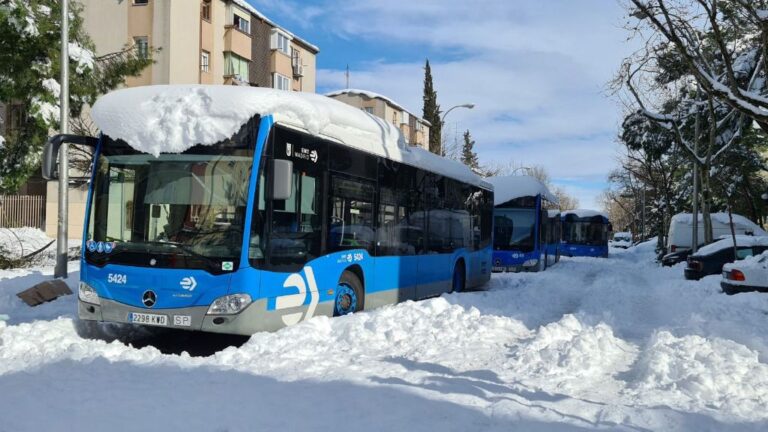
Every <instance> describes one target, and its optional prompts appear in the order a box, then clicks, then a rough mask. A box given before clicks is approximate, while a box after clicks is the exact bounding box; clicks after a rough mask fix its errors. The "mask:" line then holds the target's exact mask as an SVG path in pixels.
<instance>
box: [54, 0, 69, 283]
mask: <svg viewBox="0 0 768 432" xmlns="http://www.w3.org/2000/svg"><path fill="white" fill-rule="evenodd" d="M60 98H61V100H60V104H61V119H60V120H61V133H62V134H66V133H69V125H68V124H67V121H68V120H69V3H68V0H62V2H61V94H60ZM68 195H69V158H68V155H67V144H66V143H63V144H62V145H61V148H59V219H58V227H57V232H56V242H57V243H56V267H55V269H54V272H53V277H55V278H64V279H66V278H67V252H68V251H67V238H68V237H69V236H68V235H67V224H68V223H69V220H68V213H69V196H68Z"/></svg>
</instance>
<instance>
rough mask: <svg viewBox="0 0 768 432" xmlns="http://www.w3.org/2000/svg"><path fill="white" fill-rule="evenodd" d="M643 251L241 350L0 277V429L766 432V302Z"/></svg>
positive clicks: (499, 282)
mask: <svg viewBox="0 0 768 432" xmlns="http://www.w3.org/2000/svg"><path fill="white" fill-rule="evenodd" d="M651 249H652V247H649V246H648V245H643V246H640V247H635V248H631V249H629V250H627V251H612V252H613V254H612V256H611V257H610V258H608V259H588V258H584V259H564V260H563V261H562V262H561V263H560V264H558V265H557V266H555V267H553V268H551V269H550V270H548V271H547V272H544V273H538V274H505V275H495V276H494V278H493V280H492V282H491V284H490V289H489V291H486V292H475V293H461V294H453V295H446V296H443V297H440V298H436V299H431V300H426V301H420V302H406V303H402V304H399V305H395V306H390V307H386V308H383V309H380V310H377V311H373V312H366V313H360V314H356V315H353V316H347V317H342V318H334V319H328V318H322V317H321V318H313V319H311V320H309V321H307V322H304V323H301V324H299V325H296V326H294V327H290V328H286V329H284V330H281V331H278V332H276V333H263V334H257V335H254V336H253V337H251V338H250V339H247V340H245V339H244V340H233V339H232V338H229V339H226V338H224V339H222V338H217V337H214V336H201V335H194V336H193V335H192V334H188V333H175V332H174V333H161V334H158V333H148V332H146V331H144V330H142V329H131V328H128V327H119V326H114V325H113V326H96V327H94V326H86V325H84V324H82V323H79V322H78V321H77V320H76V318H75V312H74V310H75V298H74V296H68V297H65V298H61V299H59V300H57V301H56V302H53V303H49V304H46V305H42V306H40V307H37V308H34V309H31V308H27V307H26V306H24V305H23V304H22V303H21V302H20V301H18V299H17V298H16V297H15V295H14V294H15V293H16V292H18V291H21V290H22V289H24V288H27V287H28V286H30V285H31V284H33V283H34V282H36V281H39V280H41V279H42V278H45V277H48V276H49V275H50V273H51V270H50V269H49V268H45V269H37V270H15V271H5V272H0V315H6V317H5V322H2V321H3V320H2V319H0V431H37V430H49V431H53V430H78V431H83V430H110V431H120V430H161V429H166V430H187V431H198V430H199V431H246V430H278V429H282V430H352V429H355V430H366V431H377V430H382V431H383V430H401V431H414V430H415V431H421V430H423V431H433V430H446V431H474V430H498V431H510V430H526V431H528V430H542V431H550V430H587V429H611V430H665V431H671V430H691V431H700V430H711V431H723V430H766V428H768V364H766V358H768V357H767V356H768V332H766V329H768V315H767V314H766V313H767V312H768V296H765V295H760V294H742V295H737V296H732V297H730V296H726V295H724V294H722V293H721V292H720V289H719V286H718V283H719V278H718V277H708V278H705V279H704V280H702V281H700V282H692V281H685V280H684V279H683V275H682V268H681V267H680V266H677V267H673V268H660V267H657V266H656V265H655V264H654V263H653V262H652V261H653V252H652V250H651ZM72 270H73V272H72V273H71V277H70V279H69V280H70V283H71V284H72V286H73V287H74V285H75V283H76V281H77V276H78V274H77V272H76V271H75V270H76V266H75V265H74V263H73V266H72ZM201 341H202V342H201ZM222 341H225V342H224V343H222ZM235 342H236V343H235ZM228 343H235V345H234V346H230V347H226V348H224V349H220V350H218V351H217V350H216V349H214V348H212V346H215V345H226V344H228ZM129 344H132V345H129ZM208 344H211V345H210V346H208ZM201 345H202V346H201ZM139 346H141V347H142V348H138V347H139ZM219 348H221V347H219ZM185 349H186V350H189V351H194V352H195V353H197V354H207V356H190V355H189V354H187V353H185V352H182V351H183V350H185ZM206 351H208V352H206ZM176 353H180V354H176Z"/></svg>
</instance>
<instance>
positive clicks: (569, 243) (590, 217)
mask: <svg viewBox="0 0 768 432" xmlns="http://www.w3.org/2000/svg"><path fill="white" fill-rule="evenodd" d="M562 221H563V244H562V247H561V249H562V250H561V253H562V254H563V255H565V256H569V257H575V256H584V257H607V256H608V239H609V236H610V232H611V231H612V230H613V228H612V227H611V223H610V221H609V220H608V216H606V215H604V214H603V213H600V212H597V211H594V210H568V211H564V212H563V213H562Z"/></svg>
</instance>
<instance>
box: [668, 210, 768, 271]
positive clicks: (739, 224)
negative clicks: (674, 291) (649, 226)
mask: <svg viewBox="0 0 768 432" xmlns="http://www.w3.org/2000/svg"><path fill="white" fill-rule="evenodd" d="M698 219H699V226H698V231H699V234H698V241H699V246H703V245H704V220H703V217H702V215H699V217H698ZM711 219H712V238H713V239H716V238H719V237H723V236H730V235H731V224H730V222H729V220H730V219H729V217H728V213H712V214H711ZM692 225H693V216H692V215H691V214H690V213H679V214H676V215H674V216H673V217H672V220H671V221H670V223H669V237H668V238H667V244H668V245H669V247H668V249H667V254H671V253H674V252H678V251H681V250H685V249H690V248H691V246H693V238H692V237H693V229H692V228H693V227H692ZM733 230H734V231H735V233H736V234H737V235H753V236H768V233H766V232H765V231H764V230H763V229H762V228H760V226H759V225H757V224H756V223H754V222H752V221H751V220H749V219H747V218H745V217H744V216H741V215H738V214H734V215H733ZM678 262H679V261H678Z"/></svg>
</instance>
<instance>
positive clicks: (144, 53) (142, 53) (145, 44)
mask: <svg viewBox="0 0 768 432" xmlns="http://www.w3.org/2000/svg"><path fill="white" fill-rule="evenodd" d="M133 43H134V45H136V55H138V56H139V58H142V59H145V58H147V57H148V56H149V39H148V38H147V37H146V36H139V37H135V38H133Z"/></svg>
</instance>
